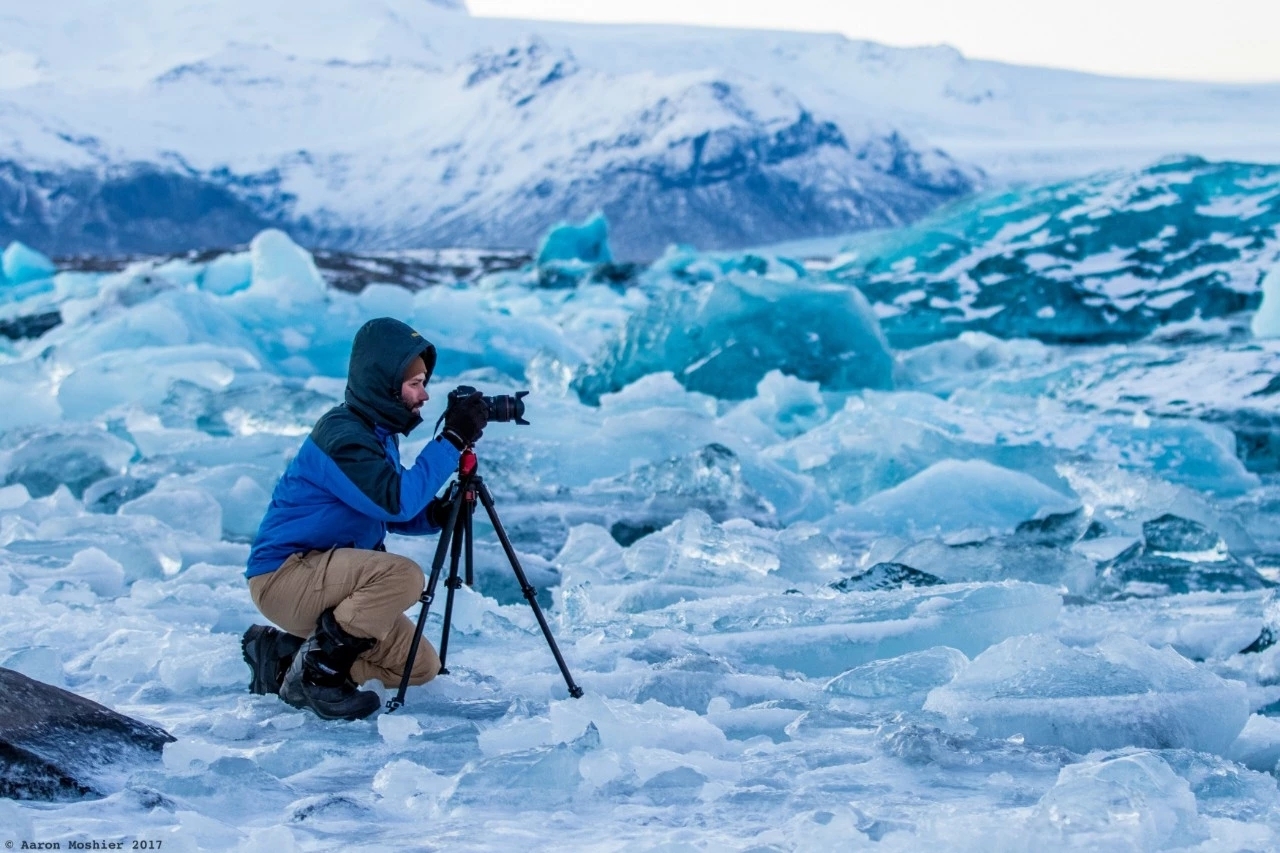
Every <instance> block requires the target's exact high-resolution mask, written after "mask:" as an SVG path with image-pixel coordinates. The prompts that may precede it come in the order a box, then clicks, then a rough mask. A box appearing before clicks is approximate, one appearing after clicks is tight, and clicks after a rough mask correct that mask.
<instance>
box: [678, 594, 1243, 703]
mask: <svg viewBox="0 0 1280 853" xmlns="http://www.w3.org/2000/svg"><path fill="white" fill-rule="evenodd" d="M1061 608H1062V597H1061V595H1059V594H1058V592H1057V591H1056V590H1054V589H1051V588H1049V587H1046V586H1040V585H1038V584H1027V583H1019V582H1014V581H1007V582H1004V583H999V584H954V585H950V586H941V587H920V588H915V587H908V588H906V589H901V590H887V591H883V592H868V593H859V592H851V593H846V594H844V595H839V596H838V597H836V598H817V597H809V596H805V595H796V594H790V595H788V594H783V595H770V596H757V597H755V598H743V597H735V598H721V599H716V600H710V601H698V602H687V603H683V604H675V605H672V606H670V607H668V608H667V609H666V610H665V611H663V614H664V616H666V618H667V619H668V620H670V622H671V627H673V628H677V629H679V630H684V631H687V632H689V633H691V634H693V635H694V636H696V637H697V640H698V645H699V646H700V647H701V648H703V649H704V650H706V651H708V652H711V653H712V654H715V655H719V656H721V657H723V658H724V659H726V660H728V661H730V662H731V663H735V664H738V665H741V666H760V665H765V666H773V667H777V668H779V669H783V670H794V671H796V672H801V673H804V674H805V675H809V676H833V675H836V674H838V673H841V672H844V671H845V670H848V669H850V668H852V667H855V666H858V665H860V664H864V663H867V662H869V661H873V660H879V659H881V658H886V657H893V656H896V655H903V654H907V653H908V652H915V651H920V650H922V649H928V648H932V647H933V646H951V647H954V648H956V649H959V650H960V651H962V652H964V653H965V654H967V655H976V654H978V653H979V652H981V651H983V650H984V649H986V648H987V647H988V646H990V645H992V644H993V643H998V642H1000V641H1001V640H1004V639H1007V638H1008V637H1011V636H1015V635H1018V634H1025V633H1028V632H1034V631H1043V630H1045V629H1047V628H1048V627H1049V626H1050V625H1052V624H1053V622H1054V620H1055V619H1057V617H1058V613H1059V611H1060V610H1061ZM1242 723H1243V721H1242Z"/></svg>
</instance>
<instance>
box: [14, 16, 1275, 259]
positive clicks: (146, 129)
mask: <svg viewBox="0 0 1280 853" xmlns="http://www.w3.org/2000/svg"><path fill="white" fill-rule="evenodd" d="M81 5H82V4H72V5H69V6H68V5H67V4H35V5H30V6H28V7H24V8H23V9H22V10H21V12H15V13H14V14H13V15H11V16H10V17H9V18H8V19H7V21H6V34H7V35H6V44H7V45H12V46H20V47H21V50H6V51H5V52H4V53H2V54H0V69H3V70H5V71H8V72H10V73H0V78H3V80H4V84H3V85H4V88H3V90H2V91H0V94H2V95H3V98H0V114H3V115H4V116H5V121H4V122H0V125H2V126H3V128H4V132H3V133H2V134H0V156H3V157H5V158H6V159H12V160H14V161H16V162H17V163H19V164H22V165H23V166H25V167H26V168H38V167H50V168H53V169H60V168H64V167H71V166H74V167H83V168H89V169H91V170H94V171H98V170H101V169H104V168H108V167H120V166H124V165H125V164H130V163H139V162H146V163H153V164H162V165H167V164H175V163H176V164H177V168H178V171H179V172H181V173H183V174H188V175H191V174H194V175H197V176H215V177H216V176H219V175H224V176H225V175H228V174H229V175H230V176H231V177H233V178H234V180H230V181H227V182H226V185H228V186H230V188H231V189H232V191H233V192H234V193H236V194H238V195H240V196H241V197H243V198H246V199H249V200H250V201H252V202H254V203H255V204H256V203H258V202H262V205H263V206H262V208H261V210H260V213H261V214H262V215H263V216H264V217H266V218H268V219H269V220H270V221H274V219H272V217H274V216H275V215H276V214H278V213H280V212H282V211H284V212H287V213H289V214H290V215H292V216H293V217H295V218H297V219H299V220H301V219H302V218H304V217H305V218H306V222H307V224H308V226H310V227H315V228H316V229H317V230H319V231H321V232H325V233H328V234H330V235H331V236H333V237H334V239H337V238H338V236H339V234H340V232H341V231H342V229H343V228H344V227H345V228H355V229H359V230H360V233H362V234H364V235H365V237H366V238H367V241H368V242H369V243H370V244H376V245H380V246H384V247H397V248H403V247H405V246H408V245H420V246H421V245H441V244H442V243H443V242H444V241H445V240H446V238H447V239H449V240H452V241H454V242H453V243H451V244H452V245H459V244H460V243H459V242H457V241H463V242H464V243H465V241H467V240H470V241H471V243H470V245H475V240H476V239H477V238H478V237H485V238H487V245H498V244H502V245H514V244H517V243H516V241H517V240H518V241H523V244H524V245H526V246H528V247H532V245H533V242H532V241H533V240H534V239H536V236H537V235H540V234H541V233H542V232H543V231H544V230H545V227H546V224H547V223H548V222H551V221H556V220H561V219H566V218H569V219H575V218H576V219H581V218H583V217H586V216H588V215H589V214H590V213H591V212H592V210H594V209H597V208H599V207H601V206H602V205H603V204H604V203H606V202H608V203H610V204H616V205H618V206H619V210H622V209H627V210H630V211H631V212H632V213H633V214H634V215H637V216H638V215H640V214H641V213H643V212H644V206H643V205H637V206H636V207H635V208H628V207H627V201H628V198H629V196H628V193H629V192H631V193H634V192H637V191H638V190H637V186H639V185H636V184H632V183H628V182H627V181H626V180H623V179H622V178H620V176H627V175H630V176H632V177H634V176H635V174H636V173H637V172H653V171H657V172H658V173H659V174H668V173H669V174H672V175H675V174H681V175H683V174H684V173H685V172H686V171H687V170H686V169H685V167H686V166H689V165H691V164H692V162H693V161H694V150H695V149H694V145H693V141H694V140H697V139H703V140H704V141H706V142H707V143H708V145H707V151H706V159H707V160H708V163H710V162H711V160H712V159H713V157H714V155H715V153H716V152H717V150H723V149H717V147H716V146H728V145H730V144H731V143H733V142H734V141H735V140H741V139H746V140H747V141H748V142H749V143H755V142H757V141H758V142H761V143H762V144H763V143H765V142H767V141H768V140H770V139H771V138H772V136H773V134H775V133H778V132H781V131H784V130H786V129H787V128H792V127H795V126H797V123H798V122H800V120H801V119H802V117H804V116H808V117H809V120H810V121H811V122H813V123H815V124H820V123H822V122H830V123H831V124H832V125H833V126H834V127H835V128H837V129H838V130H839V132H840V133H841V134H842V136H843V137H844V139H845V140H846V141H847V143H848V144H847V150H846V149H842V148H841V147H840V146H827V147H825V148H823V149H822V150H823V152H824V153H822V154H821V156H815V157H813V158H811V159H808V160H806V161H805V163H804V166H803V170H802V171H801V172H800V173H799V174H791V173H787V176H788V177H789V178H790V179H793V180H796V181H797V184H798V185H807V184H820V185H823V186H825V187H827V188H830V187H831V186H832V185H839V184H841V183H846V182H847V183H849V185H850V186H851V187H855V186H858V185H861V186H867V187H871V188H873V189H876V190H877V192H878V194H877V195H876V198H877V199H879V201H880V202H881V203H883V202H884V201H885V200H886V199H889V198H891V197H892V198H895V199H904V200H905V201H903V202H902V203H901V204H899V203H897V202H895V203H894V205H893V214H892V215H891V216H888V217H877V216H871V219H872V221H871V222H870V223H869V224H878V225H891V224H894V223H895V222H899V221H902V217H904V216H910V215H918V214H919V213H923V212H924V210H926V209H928V208H930V207H932V206H933V205H934V204H936V202H937V200H938V199H937V198H935V199H934V200H933V201H931V202H929V203H927V204H924V205H923V206H921V204H920V203H918V202H911V203H908V201H910V199H918V198H920V196H919V194H918V190H919V187H920V186H933V187H938V188H945V187H947V186H949V185H955V184H956V181H957V179H958V178H962V177H963V176H966V175H967V176H969V177H971V178H977V177H979V172H978V170H979V169H981V170H983V171H984V172H985V173H986V174H987V175H988V176H989V177H990V178H991V179H992V180H993V182H994V183H996V184H997V185H999V186H1007V185H1010V184H1011V183H1017V182H1019V181H1027V180H1043V179H1046V178H1063V177H1074V176H1079V175H1082V174H1087V173H1090V172H1094V171H1097V170H1100V169H1115V168H1133V167H1136V166H1139V165H1143V164H1146V163H1149V162H1151V161H1153V160H1156V159H1158V158H1161V157H1165V156H1169V155H1171V154H1177V153H1194V154H1198V155H1201V156H1205V157H1210V158H1215V159H1232V160H1244V161H1261V162H1274V161H1275V160H1276V159H1277V157H1280V149H1277V147H1276V145H1277V143H1276V139H1277V138H1280V134H1278V133H1277V126H1276V118H1275V117H1276V116H1278V115H1280V109H1277V103H1278V99H1280V89H1277V88H1276V87H1275V86H1266V85H1258V86H1223V85H1221V84H1212V85H1211V84H1191V83H1171V82H1160V81H1144V80H1127V79H1109V78H1102V77H1096V76H1091V75H1083V74H1075V73H1071V72H1064V71H1053V70H1048V69H1039V68H1020V67H1015V66H1008V65H1002V64H998V63H992V62H985V61H978V60H971V59H967V58H965V57H963V56H961V55H960V54H959V53H957V52H956V51H954V50H953V49H951V48H947V47H930V48H916V49H898V48H889V47H885V46H882V45H877V44H873V43H868V42H859V41H851V40H848V39H845V38H843V37H840V36H835V35H828V34H802V33H779V32H749V31H723V30H716V29H711V28H690V27H653V26H648V27H627V26H589V25H573V24H558V23H550V22H529V21H517V20H493V19H474V18H470V17H468V16H466V15H465V14H460V13H459V10H458V9H456V8H451V7H450V4H448V3H432V2H423V0H379V2H376V3H373V4H372V5H370V4H363V3H357V2H354V0H326V2H325V3H323V4H322V5H321V6H320V7H315V6H313V5H311V4H301V3H299V2H296V0H291V2H282V3H276V4H272V6H271V8H270V9H269V10H263V9H262V8H259V6H260V4H254V3H249V2H247V0H232V2H224V3H221V4H218V5H217V8H216V12H215V11H213V7H212V6H211V5H210V4H209V3H207V2H206V3H187V4H181V5H177V6H175V5H173V4H165V3H158V2H146V3H135V4H130V5H129V6H128V7H127V8H126V9H124V10H122V11H115V10H113V11H110V12H108V11H106V10H105V9H104V8H102V7H100V6H97V5H94V4H89V5H87V6H85V7H84V8H83V9H82V8H80V6H81ZM211 20H216V21H217V25H216V26H214V25H211V23H210V22H211ZM726 92H728V94H727V95H726V94H725V93H726ZM895 134H896V137H895ZM893 139H897V140H909V143H910V147H909V151H910V153H911V155H912V156H911V157H909V158H907V160H903V161H902V162H908V161H910V162H918V164H919V175H918V180H915V183H912V182H911V181H897V180H893V179H891V178H887V177H886V175H887V172H886V168H885V163H884V162H881V161H886V162H889V163H892V162H894V158H893V156H892V153H893V151H894V150H895V147H894V145H892V144H888V143H887V142H886V141H887V140H893ZM673 143H678V144H675V145H674V147H673ZM752 150H753V149H752V145H751V144H747V145H743V146H739V147H736V148H734V149H733V151H732V153H733V154H734V155H735V156H736V155H739V154H742V155H746V154H749V153H750V152H751V151H752ZM859 151H864V152H866V157H864V158H863V159H861V160H860V159H858V154H857V152H859ZM884 151H888V152H889V155H890V156H889V157H888V158H887V159H886V158H885V157H884V156H883V152H884ZM941 152H945V154H944V153H941ZM947 155H949V157H948V156H947ZM877 167H878V168H877ZM916 177H917V176H913V179H915V178H916ZM219 180H221V179H219ZM615 180H617V181H618V184H617V185H616V186H614V184H613V183H612V182H614V181H615ZM593 182H594V184H595V185H596V186H597V187H611V189H610V190H609V191H608V192H602V193H601V194H599V195H597V196H596V197H594V198H589V199H588V198H585V196H586V195H587V194H586V193H584V192H583V188H584V187H585V186H588V185H591V184H592V183H593ZM643 186H645V187H648V185H643ZM644 192H645V193H656V191H654V190H653V189H652V188H651V187H649V188H647V189H645V190H644ZM913 193H915V195H913ZM651 200H652V199H651V198H649V199H646V201H651ZM584 205H585V206H586V207H585V209H583V206H584ZM873 207H874V205H866V207H865V209H866V210H867V211H870V213H869V214H868V215H871V214H872V213H874V210H873ZM1242 209H1243V208H1242ZM912 210H915V211H916V212H915V214H911V213H910V211H912ZM1204 210H1205V211H1206V213H1207V214H1216V213H1217V212H1219V211H1223V210H1225V208H1223V207H1221V206H1215V205H1214V204H1212V203H1210V204H1208V205H1206V206H1205V207H1204ZM678 212H679V211H678V210H675V209H672V210H671V211H670V213H678ZM617 224H618V223H615V225H617ZM784 224H785V223H781V224H778V225H777V226H776V227H779V228H781V227H783V225H784ZM718 227H724V228H726V229H727V228H728V227H729V226H728V225H726V224H725V223H718ZM814 233H815V232H812V231H810V232H808V233H803V232H796V233H791V232H789V231H788V232H784V233H777V234H776V235H775V236H774V237H773V239H775V240H776V239H783V238H786V237H789V236H790V237H801V236H813V234H814ZM826 233H830V232H826ZM513 235H519V236H518V237H516V236H513ZM504 236H506V241H503V240H502V238H503V237H504ZM661 236H662V237H663V238H664V239H665V240H667V241H669V242H688V239H683V240H682V239H681V238H680V237H679V236H678V235H677V234H675V233H667V232H663V233H662V235H661ZM706 236H710V235H706ZM431 237H435V238H436V239H435V240H434V241H432V240H431V239H428V238H431ZM726 239H727V237H726ZM615 248H617V247H616V246H615ZM660 251H661V245H659V246H657V247H656V249H654V250H653V252H652V253H651V254H646V255H645V257H652V256H654V255H656V254H657V253H658V252H660Z"/></svg>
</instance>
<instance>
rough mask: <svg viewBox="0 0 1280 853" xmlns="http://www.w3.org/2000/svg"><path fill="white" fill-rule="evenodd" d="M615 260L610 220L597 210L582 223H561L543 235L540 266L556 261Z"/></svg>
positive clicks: (597, 261) (588, 261) (606, 261)
mask: <svg viewBox="0 0 1280 853" xmlns="http://www.w3.org/2000/svg"><path fill="white" fill-rule="evenodd" d="M612 260H613V253H612V252H611V251H609V223H608V222H607V221H606V220H605V218H604V215H603V214H600V213H597V214H596V215H595V216H593V217H591V218H590V219H588V220H587V221H586V222H583V223H582V224H581V225H570V224H567V223H561V224H559V225H557V226H555V227H554V228H552V229H551V231H550V232H548V233H547V236H545V237H543V238H542V245H541V246H539V247H538V261H537V263H538V266H542V265H544V264H548V263H552V262H555V261H581V262H583V263H585V264H604V263H609V262H610V261H612Z"/></svg>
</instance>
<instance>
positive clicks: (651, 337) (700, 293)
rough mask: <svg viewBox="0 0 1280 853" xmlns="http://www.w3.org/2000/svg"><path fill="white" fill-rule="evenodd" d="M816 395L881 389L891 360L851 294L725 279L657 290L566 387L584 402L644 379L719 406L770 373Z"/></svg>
mask: <svg viewBox="0 0 1280 853" xmlns="http://www.w3.org/2000/svg"><path fill="white" fill-rule="evenodd" d="M775 370H776V371H780V372H781V373H784V374H788V375H791V376H795V377H798V378H799V379H802V380H806V381H810V382H817V383H819V384H820V385H821V386H822V387H823V388H828V389H835V390H848V389H854V388H888V387H890V386H891V385H892V383H893V357H892V356H891V355H890V353H889V348H888V345H887V343H886V341H885V338H884V335H882V334H881V333H880V324H879V322H878V321H877V319H876V317H875V314H873V313H872V311H871V309H870V307H869V306H868V305H867V301H866V300H865V299H864V298H863V297H862V294H860V293H859V292H858V290H857V289H856V288H852V287H847V286H842V285H831V284H823V283H819V282H812V281H793V282H787V281H778V280H775V279H771V278H760V277H756V276H748V275H740V274H732V275H728V276H725V277H723V278H719V279H717V280H716V281H713V282H708V283H705V284H701V285H698V286H696V287H693V288H686V287H679V286H675V287H669V288H666V289H664V290H662V291H660V292H659V293H658V294H657V295H656V296H655V297H654V298H653V301H652V302H651V304H650V306H649V308H648V309H647V310H645V311H644V312H642V313H640V314H638V315H636V316H633V317H632V318H631V319H630V320H629V321H628V322H627V324H626V326H625V327H624V328H623V329H622V330H621V332H620V333H618V335H617V336H616V337H615V338H614V339H613V340H612V341H611V342H610V343H609V344H608V345H607V346H606V347H605V349H604V350H603V351H602V352H601V353H599V354H598V355H597V356H596V357H595V358H594V359H592V360H591V361H590V362H588V363H586V364H585V365H584V366H583V367H582V368H581V369H580V370H579V372H578V375H577V376H576V377H575V379H574V383H573V384H574V388H575V389H576V390H577V392H578V395H579V396H580V397H581V398H582V400H583V401H584V402H587V403H591V404H595V403H598V402H599V400H600V397H601V395H603V394H607V393H610V392H613V391H617V390H620V389H621V388H623V387H625V386H626V385H628V384H630V383H632V382H634V381H636V380H637V379H640V378H641V377H643V376H646V375H648V374H650V373H658V372H662V371H670V372H671V373H673V374H674V375H675V377H676V379H677V380H678V381H679V382H680V384H681V385H683V386H684V387H685V388H687V389H689V390H690V391H700V392H702V393H704V394H710V395H712V396H714V397H719V398H721V399H727V400H742V399H746V398H749V397H752V396H754V395H755V392H756V386H757V385H758V384H759V382H760V381H761V380H762V379H763V378H764V377H765V376H766V375H767V374H769V373H770V372H771V371H775Z"/></svg>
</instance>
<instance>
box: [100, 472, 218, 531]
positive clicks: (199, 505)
mask: <svg viewBox="0 0 1280 853" xmlns="http://www.w3.org/2000/svg"><path fill="white" fill-rule="evenodd" d="M120 514H121V515H149V516H151V517H152V518H155V519H157V520H158V521H162V522H164V523H165V524H167V525H169V527H171V528H173V529H174V530H180V531H184V532H187V533H191V534H194V535H196V536H199V537H200V538H201V539H210V540H214V541H217V540H218V539H221V538H222V505H221V504H219V503H218V501H217V499H215V498H214V497H213V495H211V494H209V492H207V491H206V490H204V489H201V488H197V487H195V486H190V485H183V484H181V483H180V481H175V480H161V481H160V483H159V484H158V485H157V486H156V488H155V489H154V490H152V491H150V492H148V493H147V494H145V495H143V496H142V497H140V498H136V499H134V500H131V501H129V502H128V503H126V504H125V505H124V506H122V507H120Z"/></svg>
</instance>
